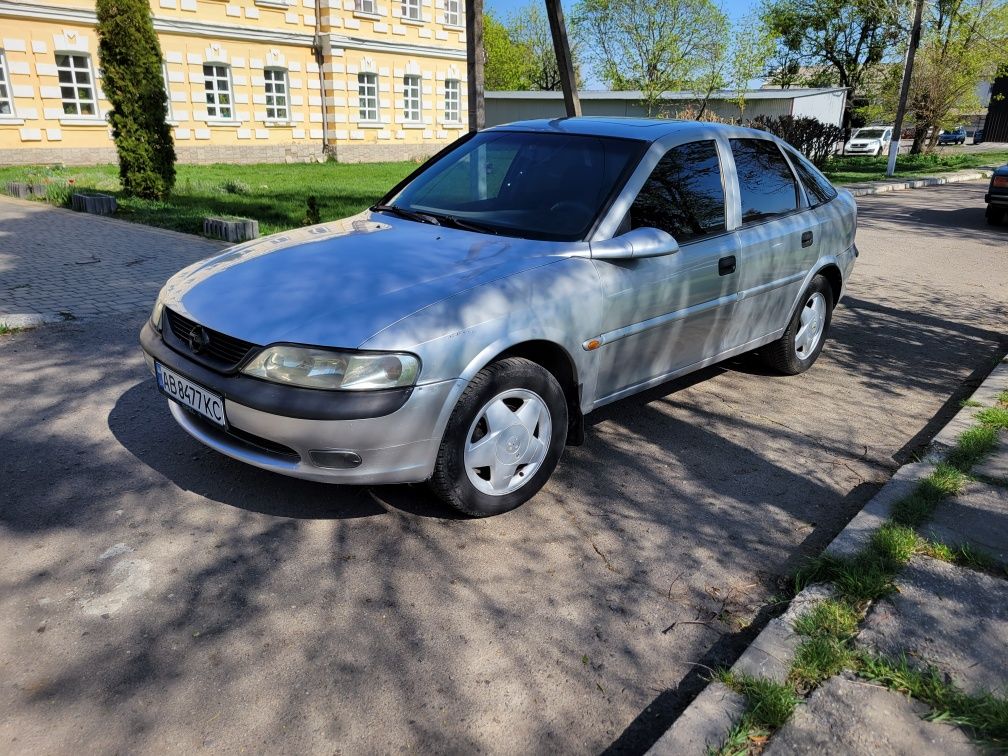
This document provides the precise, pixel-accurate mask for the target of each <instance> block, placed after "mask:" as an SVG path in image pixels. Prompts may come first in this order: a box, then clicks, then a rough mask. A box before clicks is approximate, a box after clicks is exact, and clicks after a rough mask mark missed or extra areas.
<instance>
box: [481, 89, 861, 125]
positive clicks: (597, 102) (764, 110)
mask: <svg viewBox="0 0 1008 756" xmlns="http://www.w3.org/2000/svg"><path fill="white" fill-rule="evenodd" d="M781 93H782V96H781V97H773V98H769V97H761V98H759V99H752V98H750V99H748V100H746V105H745V117H746V118H755V117H756V116H761V115H762V116H782V115H791V114H792V110H793V111H794V115H808V116H814V117H815V118H818V119H819V120H821V121H825V122H826V123H833V124H835V125H837V126H839V125H840V120H841V118H842V116H843V93H842V92H823V93H820V94H814V95H807V96H804V97H797V98H796V97H788V96H786V90H781ZM496 94H497V93H495V92H488V93H487V94H486V124H487V126H497V125H499V124H502V123H510V122H512V121H523V120H526V119H533V118H562V117H563V116H564V106H563V99H562V98H561V97H560V93H559V92H558V93H556V96H553V95H554V93H552V92H551V93H550V95H549V96H548V97H544V96H543V95H542V94H540V93H535V94H534V95H532V94H530V95H529V96H528V97H514V96H513V94H512V93H510V92H509V93H507V94H508V96H506V97H501V96H495V95H496ZM688 105H689V102H688V101H687V100H673V101H668V102H666V103H665V104H664V105H663V106H662V107H661V111H660V112H659V113H657V114H656V115H658V116H661V117H666V118H675V117H676V115H677V114H679V113H681V112H682V111H683V109H685V108H686V107H688ZM707 107H708V108H709V109H710V110H712V111H713V112H714V113H716V114H717V115H718V116H719V117H721V118H724V119H731V120H737V119H738V118H740V117H741V116H742V112H741V111H740V110H739V108H738V105H736V104H735V103H734V102H730V101H728V100H710V101H708V103H707ZM581 111H582V113H584V115H586V116H616V117H624V116H630V117H646V116H647V109H646V108H645V107H644V106H643V104H641V103H640V102H639V101H636V100H627V99H624V98H620V97H614V98H612V99H608V98H602V97H599V96H597V95H596V96H593V97H590V98H584V97H583V98H582V99H581Z"/></svg>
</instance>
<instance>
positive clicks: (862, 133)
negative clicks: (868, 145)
mask: <svg viewBox="0 0 1008 756" xmlns="http://www.w3.org/2000/svg"><path fill="white" fill-rule="evenodd" d="M884 133H885V132H884V131H883V130H882V129H858V133H857V138H858V139H881V138H882V135H883V134H884Z"/></svg>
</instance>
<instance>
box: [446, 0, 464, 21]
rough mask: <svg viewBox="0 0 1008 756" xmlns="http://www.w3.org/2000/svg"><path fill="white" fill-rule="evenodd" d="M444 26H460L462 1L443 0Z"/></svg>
mask: <svg viewBox="0 0 1008 756" xmlns="http://www.w3.org/2000/svg"><path fill="white" fill-rule="evenodd" d="M444 9H445V11H444V23H445V26H462V0H444Z"/></svg>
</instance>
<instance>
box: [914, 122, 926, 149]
mask: <svg viewBox="0 0 1008 756" xmlns="http://www.w3.org/2000/svg"><path fill="white" fill-rule="evenodd" d="M927 130H928V127H927V124H926V123H925V124H921V123H918V124H917V125H916V126H914V136H913V144H912V145H911V146H910V154H911V155H920V154H921V150H922V148H923V146H924V139H925V137H927Z"/></svg>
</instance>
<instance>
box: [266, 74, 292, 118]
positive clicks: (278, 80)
mask: <svg viewBox="0 0 1008 756" xmlns="http://www.w3.org/2000/svg"><path fill="white" fill-rule="evenodd" d="M263 86H264V87H265V88H266V120H267V121H275V122H277V123H288V122H289V121H290V119H291V115H290V79H289V78H288V76H287V69H286V68H280V67H279V66H269V67H268V68H264V69H263ZM278 86H279V87H280V88H281V91H280V92H277V87H278ZM277 98H283V105H278V104H277ZM271 99H272V100H273V104H272V105H271V104H270V100H271ZM270 111H273V115H270Z"/></svg>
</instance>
